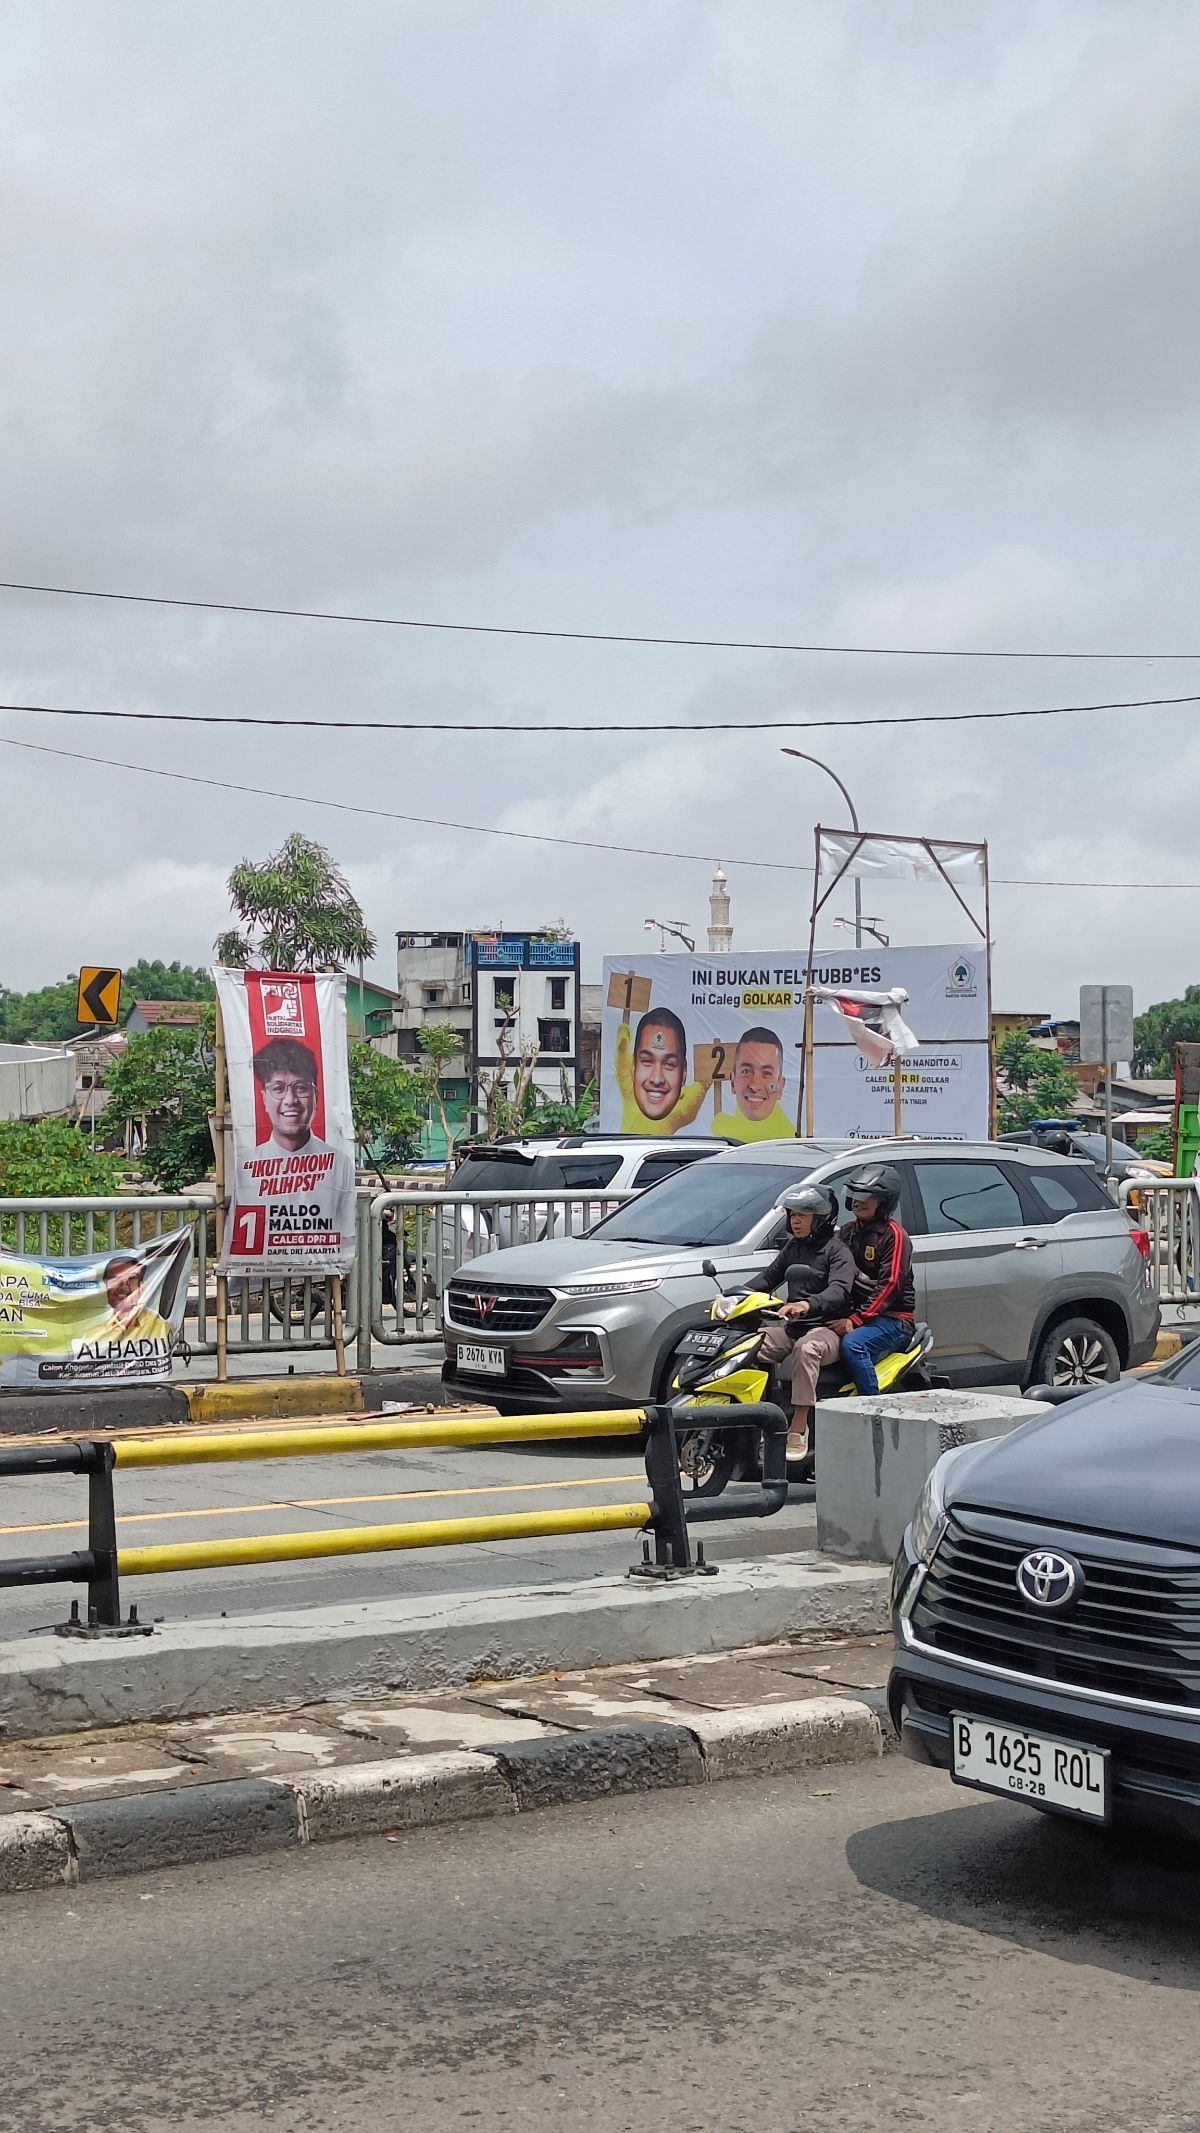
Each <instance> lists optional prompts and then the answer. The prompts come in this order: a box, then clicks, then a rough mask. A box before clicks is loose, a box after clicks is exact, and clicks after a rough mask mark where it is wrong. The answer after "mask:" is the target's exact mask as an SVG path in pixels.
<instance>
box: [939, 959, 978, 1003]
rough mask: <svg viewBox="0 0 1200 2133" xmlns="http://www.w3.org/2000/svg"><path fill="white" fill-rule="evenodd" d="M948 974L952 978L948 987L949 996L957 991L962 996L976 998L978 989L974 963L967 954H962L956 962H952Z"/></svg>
mask: <svg viewBox="0 0 1200 2133" xmlns="http://www.w3.org/2000/svg"><path fill="white" fill-rule="evenodd" d="M947 975H948V977H949V979H950V983H949V985H948V986H947V987H946V993H947V997H949V995H950V994H951V993H957V994H958V995H959V997H960V998H963V997H965V998H967V999H971V1000H973V999H974V997H975V991H976V986H975V965H974V963H969V962H968V961H967V958H966V956H965V955H960V956H959V958H958V961H957V962H956V963H951V965H950V969H949V971H948V973H947Z"/></svg>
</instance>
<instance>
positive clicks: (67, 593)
mask: <svg viewBox="0 0 1200 2133" xmlns="http://www.w3.org/2000/svg"><path fill="white" fill-rule="evenodd" d="M0 592H21V593H48V594H51V595H52V596H54V597H55V598H58V599H62V600H115V601H121V602H124V603H125V604H126V605H128V606H132V607H181V608H191V609H194V610H196V611H197V612H199V613H201V614H216V615H274V616H279V617H283V618H287V619H288V620H291V621H299V622H349V623H354V624H357V625H359V626H366V627H369V628H372V629H389V630H436V631H442V632H444V633H447V634H450V635H459V636H465V637H544V638H550V639H552V640H554V641H556V642H558V643H562V644H646V645H668V646H678V647H681V648H683V649H686V650H694V651H708V652H811V653H828V654H833V655H836V656H837V657H840V658H853V659H1077V660H1087V659H1104V660H1147V659H1185V660H1198V659H1200V652H1075V651H1040V652H1029V651H1008V650H1004V651H993V650H978V649H975V650H964V649H962V648H961V647H959V646H954V647H950V646H946V645H918V644H795V643H788V642H772V641H771V640H759V639H757V638H753V637H668V636H651V635H643V634H642V633H641V632H639V631H635V630H559V629H543V628H533V627H530V626H527V625H525V624H518V623H514V622H430V621H426V620H424V619H423V618H418V617H415V616H410V615H355V614H347V613H345V612H343V611H342V610H341V609H337V608H332V609H331V608H322V607H268V606H266V605H265V604H263V603H259V602H251V601H248V600H188V599H182V598H179V597H175V596H173V595H171V594H168V593H133V592H109V591H103V590H101V589H100V588H98V587H96V586H92V585H37V584H30V583H26V582H25V581H24V580H22V579H20V578H0Z"/></svg>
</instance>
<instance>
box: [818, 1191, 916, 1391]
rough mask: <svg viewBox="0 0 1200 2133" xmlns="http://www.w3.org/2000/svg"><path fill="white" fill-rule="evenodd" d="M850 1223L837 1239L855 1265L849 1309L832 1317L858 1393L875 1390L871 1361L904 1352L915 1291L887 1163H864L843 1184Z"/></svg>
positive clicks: (876, 1382) (909, 1254)
mask: <svg viewBox="0 0 1200 2133" xmlns="http://www.w3.org/2000/svg"><path fill="white" fill-rule="evenodd" d="M845 1191H846V1199H847V1201H848V1203H849V1206H850V1213H851V1220H850V1221H849V1222H847V1223H846V1224H845V1226H844V1227H843V1229H842V1231H841V1238H842V1241H843V1243H844V1244H845V1245H846V1247H847V1248H848V1250H849V1252H850V1256H851V1258H852V1259H853V1261H854V1268H855V1272H854V1287H853V1295H852V1298H851V1301H852V1305H853V1308H852V1310H851V1312H850V1313H849V1315H848V1316H847V1317H845V1318H831V1320H830V1331H831V1332H833V1333H840V1334H841V1336H842V1359H843V1361H844V1362H845V1364H846V1367H847V1369H848V1370H849V1372H850V1375H851V1377H852V1378H853V1380H854V1389H855V1391H856V1392H858V1393H873V1392H878V1390H879V1380H878V1378H877V1377H876V1375H875V1362H876V1358H877V1357H879V1356H881V1355H887V1354H888V1353H889V1351H890V1350H891V1349H893V1348H902V1347H904V1346H905V1345H906V1344H907V1343H908V1342H909V1341H910V1340H911V1339H912V1334H913V1313H914V1310H915V1308H916V1300H917V1299H916V1290H915V1288H914V1286H913V1273H912V1240H911V1238H910V1237H909V1235H908V1232H907V1230H905V1229H902V1228H901V1226H900V1224H899V1223H898V1222H897V1221H896V1219H895V1212H896V1206H897V1203H898V1201H899V1198H900V1179H899V1176H898V1174H897V1172H896V1171H895V1170H894V1169H893V1168H892V1165H891V1164H890V1163H866V1164H864V1165H863V1167H862V1168H861V1169H860V1170H856V1171H855V1173H854V1175H853V1177H851V1178H848V1179H847V1181H846V1187H845Z"/></svg>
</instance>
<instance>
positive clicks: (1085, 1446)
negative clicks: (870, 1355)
mask: <svg viewBox="0 0 1200 2133" xmlns="http://www.w3.org/2000/svg"><path fill="white" fill-rule="evenodd" d="M945 1495H946V1502H947V1505H948V1506H951V1507H953V1506H957V1505H960V1504H961V1505H962V1506H963V1507H964V1508H968V1507H971V1508H974V1509H976V1510H980V1511H1001V1512H1007V1513H1009V1514H1010V1515H1011V1516H1012V1517H1014V1518H1022V1519H1029V1520H1032V1521H1033V1522H1034V1523H1035V1524H1036V1523H1040V1522H1043V1521H1044V1522H1045V1523H1046V1524H1047V1525H1056V1526H1086V1527H1089V1528H1090V1529H1091V1530H1092V1531H1093V1532H1104V1533H1128V1534H1136V1535H1138V1536H1140V1537H1141V1538H1142V1539H1143V1540H1157V1541H1167V1542H1174V1543H1176V1544H1177V1545H1180V1546H1183V1547H1189V1548H1196V1547H1200V1392H1189V1391H1187V1390H1186V1389H1185V1388H1184V1387H1183V1386H1180V1385H1165V1384H1163V1383H1161V1382H1159V1383H1157V1384H1137V1383H1130V1382H1129V1381H1126V1383H1124V1384H1123V1385H1114V1386H1113V1387H1112V1388H1111V1389H1110V1388H1108V1387H1104V1388H1103V1389H1101V1390H1099V1391H1097V1392H1095V1393H1087V1394H1085V1395H1083V1396H1082V1397H1081V1398H1080V1399H1078V1400H1072V1401H1070V1402H1069V1403H1068V1404H1067V1405H1066V1406H1063V1407H1055V1408H1050V1409H1049V1410H1048V1411H1047V1412H1046V1413H1045V1415H1041V1416H1037V1417H1035V1419H1034V1420H1033V1421H1031V1422H1027V1423H1025V1424H1023V1426H1022V1427H1021V1428H1020V1429H1018V1430H1016V1431H1014V1433H1013V1434H1012V1436H1010V1437H992V1438H990V1439H988V1441H987V1442H986V1443H983V1444H978V1445H972V1446H971V1447H970V1448H969V1449H968V1450H965V1451H964V1452H963V1453H962V1454H961V1456H960V1457H959V1458H956V1459H955V1460H954V1461H953V1463H952V1464H951V1466H950V1469H949V1472H948V1474H947V1476H946V1489H945Z"/></svg>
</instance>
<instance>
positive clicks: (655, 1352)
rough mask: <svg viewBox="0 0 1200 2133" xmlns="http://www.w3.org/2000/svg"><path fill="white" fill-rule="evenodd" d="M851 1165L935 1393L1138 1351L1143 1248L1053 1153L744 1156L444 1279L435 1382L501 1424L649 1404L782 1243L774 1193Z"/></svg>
mask: <svg viewBox="0 0 1200 2133" xmlns="http://www.w3.org/2000/svg"><path fill="white" fill-rule="evenodd" d="M867 1152H872V1153H877V1154H880V1155H884V1154H886V1157H887V1160H888V1161H889V1162H891V1163H894V1164H895V1165H896V1167H897V1169H898V1170H899V1171H900V1173H901V1178H902V1181H903V1194H902V1198H901V1204H900V1218H901V1220H902V1221H903V1223H904V1225H905V1227H906V1228H907V1229H908V1230H909V1231H910V1233H911V1235H912V1238H913V1262H914V1270H915V1275H916V1286H917V1317H918V1318H919V1319H927V1320H928V1321H929V1323H930V1325H931V1326H932V1328H933V1334H934V1350H933V1355H932V1357H931V1368H933V1369H935V1370H936V1371H937V1373H938V1374H939V1375H940V1376H943V1377H946V1378H948V1379H949V1380H950V1382H951V1383H952V1384H958V1385H985V1384H1004V1383H1011V1382H1012V1381H1013V1380H1014V1379H1016V1380H1018V1381H1020V1382H1021V1383H1029V1382H1031V1381H1032V1380H1034V1379H1039V1380H1040V1379H1049V1380H1051V1381H1053V1382H1055V1383H1067V1382H1071V1381H1072V1380H1078V1381H1080V1382H1084V1383H1089V1384H1090V1383H1098V1382H1101V1381H1103V1380H1104V1379H1106V1378H1115V1377H1116V1376H1117V1375H1118V1373H1119V1372H1120V1371H1121V1370H1122V1369H1123V1368H1124V1367H1125V1366H1126V1365H1127V1364H1130V1363H1141V1362H1144V1361H1146V1360H1147V1359H1148V1358H1149V1357H1150V1356H1152V1355H1153V1353H1154V1342H1155V1338H1156V1336H1157V1333H1158V1325H1159V1307H1158V1299H1157V1296H1156V1294H1155V1291H1154V1287H1153V1283H1152V1280H1151V1277H1150V1271H1149V1268H1148V1265H1147V1255H1148V1252H1149V1243H1148V1239H1147V1237H1146V1234H1145V1232H1144V1231H1143V1230H1139V1229H1136V1228H1135V1227H1134V1225H1133V1223H1132V1221H1131V1219H1130V1217H1129V1216H1128V1215H1127V1214H1126V1213H1125V1211H1124V1209H1122V1208H1119V1207H1116V1206H1115V1205H1114V1204H1113V1202H1112V1200H1111V1199H1110V1198H1109V1196H1108V1194H1107V1192H1106V1191H1105V1189H1104V1187H1103V1185H1102V1184H1101V1183H1100V1181H1099V1180H1098V1179H1097V1178H1096V1177H1095V1175H1094V1173H1093V1172H1092V1171H1091V1170H1090V1169H1089V1168H1088V1167H1087V1166H1086V1165H1085V1164H1082V1163H1078V1162H1075V1161H1074V1160H1073V1159H1072V1158H1071V1157H1069V1156H1055V1155H1049V1154H1046V1153H1044V1152H1043V1151H1042V1150H1040V1149H1036V1148H1023V1147H1015V1146H1014V1147H1010V1146H1002V1145H1000V1144H997V1143H996V1142H979V1143H975V1144H970V1145H964V1144H955V1145H952V1146H951V1145H947V1144H944V1143H935V1142H914V1141H898V1142H892V1141H883V1142H877V1143H871V1144H867V1145H866V1146H864V1144H863V1143H861V1142H858V1143H852V1142H849V1141H816V1140H812V1141H800V1140H796V1141H760V1142H758V1143H756V1144H752V1145H750V1146H748V1147H736V1148H730V1149H727V1150H726V1151H725V1152H724V1153H722V1154H718V1155H717V1156H715V1157H714V1158H713V1159H711V1160H710V1161H708V1162H705V1163H701V1164H691V1165H689V1166H688V1167H687V1168H686V1169H685V1170H683V1171H681V1172H679V1173H677V1174H676V1175H675V1176H673V1177H668V1178H666V1179H665V1180H664V1181H663V1182H662V1183H661V1184H658V1185H655V1186H653V1187H652V1189H651V1190H650V1191H649V1192H647V1193H644V1194H643V1195H642V1196H641V1197H640V1198H639V1199H637V1200H635V1201H632V1202H631V1203H630V1204H629V1205H628V1206H626V1207H621V1208H618V1209H617V1211H616V1212H615V1213H614V1214H612V1215H609V1216H608V1217H607V1218H606V1219H605V1220H604V1221H602V1222H599V1223H597V1225H596V1227H595V1228H594V1229H592V1230H591V1231H590V1232H589V1233H588V1235H587V1236H586V1237H563V1238H559V1239H554V1240H551V1241H550V1242H547V1243H542V1244H526V1245H519V1246H517V1247H515V1248H514V1249H512V1250H509V1251H502V1252H496V1253H493V1254H492V1255H491V1256H490V1257H489V1259H488V1261H487V1264H486V1266H481V1265H480V1264H479V1263H478V1262H475V1263H474V1264H472V1265H467V1266H463V1267H460V1268H459V1269H458V1270H457V1272H456V1273H455V1274H454V1276H453V1277H452V1279H451V1281H450V1283H449V1285H448V1289H447V1293H446V1297H445V1305H444V1319H445V1327H444V1337H445V1346H446V1361H445V1365H444V1367H443V1371H442V1376H443V1378H444V1380H445V1382H446V1384H447V1385H448V1386H449V1387H451V1388H452V1389H453V1391H454V1392H455V1393H456V1394H458V1395H460V1396H461V1397H463V1398H464V1399H468V1400H469V1399H477V1400H487V1401H490V1402H492V1403H493V1404H495V1405H496V1406H498V1407H499V1408H500V1410H501V1412H502V1413H509V1414H519V1413H521V1412H522V1411H524V1410H527V1409H529V1410H544V1411H549V1412H552V1411H553V1410H554V1409H556V1408H559V1409H567V1410H569V1409H571V1408H578V1407H589V1408H590V1407H595V1408H604V1407H630V1406H639V1405H641V1404H642V1403H643V1402H644V1401H645V1400H647V1399H653V1398H656V1397H661V1396H662V1395H663V1394H664V1393H665V1392H666V1389H667V1388H668V1386H669V1384H670V1381H671V1377H672V1375H673V1372H674V1367H675V1356H676V1350H677V1347H678V1344H679V1341H680V1339H681V1338H682V1335H683V1334H684V1332H685V1331H686V1330H687V1329H688V1327H690V1326H695V1325H698V1324H700V1323H701V1321H702V1320H703V1319H704V1318H705V1314H706V1312H707V1309H708V1306H709V1304H710V1302H711V1300H712V1293H713V1290H712V1282H711V1280H710V1279H709V1278H708V1277H707V1276H706V1275H705V1274H704V1272H703V1265H704V1261H705V1260H706V1259H711V1260H712V1262H713V1263H714V1265H715V1267H716V1269H717V1273H718V1275H719V1277H720V1280H721V1283H722V1286H723V1287H725V1288H736V1287H738V1286H739V1285H749V1283H750V1281H751V1278H752V1277H753V1276H754V1275H756V1274H757V1273H758V1272H760V1271H761V1269H762V1268H763V1267H765V1266H766V1265H767V1264H768V1263H769V1260H770V1258H771V1255H772V1253H773V1251H774V1250H775V1249H776V1248H777V1246H778V1244H779V1242H780V1241H781V1239H782V1236H783V1228H784V1225H783V1218H782V1217H781V1215H780V1214H779V1211H778V1200H779V1196H780V1194H781V1193H782V1192H783V1191H784V1190H785V1188H786V1187H787V1186H789V1185H794V1184H796V1183H797V1182H798V1181H799V1180H800V1179H801V1178H804V1177H812V1178H813V1179H814V1180H815V1181H819V1182H820V1183H822V1184H826V1185H830V1186H832V1187H834V1188H835V1189H836V1188H838V1187H839V1186H840V1185H842V1184H844V1182H845V1180H846V1179H847V1178H848V1177H849V1175H850V1173H851V1171H852V1170H853V1169H854V1168H855V1166H856V1165H857V1164H859V1163H861V1161H862V1160H863V1157H864V1155H865V1154H866V1153H867Z"/></svg>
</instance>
